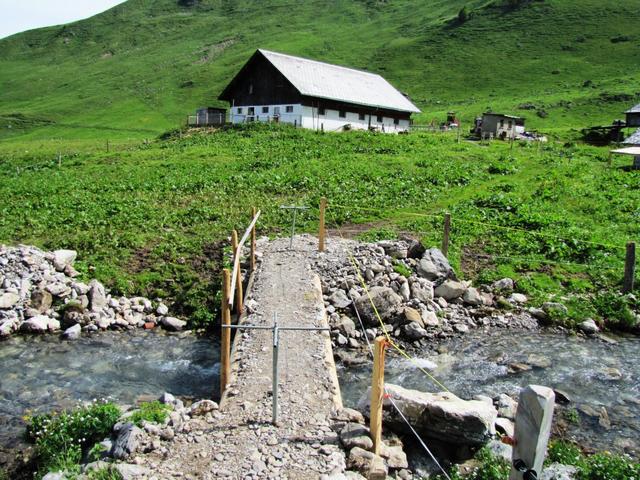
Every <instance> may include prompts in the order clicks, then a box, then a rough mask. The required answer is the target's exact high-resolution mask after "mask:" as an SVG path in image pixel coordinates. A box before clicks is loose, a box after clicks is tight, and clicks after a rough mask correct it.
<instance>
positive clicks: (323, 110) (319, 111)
mask: <svg viewBox="0 0 640 480" xmlns="http://www.w3.org/2000/svg"><path fill="white" fill-rule="evenodd" d="M318 115H326V112H325V108H324V107H319V108H318Z"/></svg>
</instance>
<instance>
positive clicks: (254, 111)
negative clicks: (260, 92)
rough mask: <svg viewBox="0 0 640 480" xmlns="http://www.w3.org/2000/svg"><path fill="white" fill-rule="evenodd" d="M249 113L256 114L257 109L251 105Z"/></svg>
mask: <svg viewBox="0 0 640 480" xmlns="http://www.w3.org/2000/svg"><path fill="white" fill-rule="evenodd" d="M248 114H249V115H255V114H256V109H255V108H254V107H249V112H248Z"/></svg>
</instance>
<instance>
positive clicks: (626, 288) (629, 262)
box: [622, 242, 636, 293]
mask: <svg viewBox="0 0 640 480" xmlns="http://www.w3.org/2000/svg"><path fill="white" fill-rule="evenodd" d="M635 276H636V242H629V243H627V256H626V257H625V261H624V281H623V283H622V293H631V292H633V282H634V280H635Z"/></svg>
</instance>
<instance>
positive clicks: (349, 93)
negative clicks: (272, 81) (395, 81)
mask: <svg viewBox="0 0 640 480" xmlns="http://www.w3.org/2000/svg"><path fill="white" fill-rule="evenodd" d="M259 51H260V53H262V54H263V55H264V56H265V57H266V58H267V60H269V62H271V63H272V64H273V66H274V67H276V68H277V69H278V70H279V71H280V73H282V74H283V75H284V76H285V77H286V78H287V79H288V80H289V81H290V82H291V83H292V84H293V86H294V87H295V88H296V89H297V90H298V91H299V92H300V93H301V94H302V95H306V96H309V97H316V98H326V99H330V100H337V101H340V102H345V103H353V104H356V105H366V106H369V107H378V108H386V109H389V110H397V111H400V112H416V113H417V112H420V109H418V107H416V106H415V105H414V104H413V103H411V101H410V100H409V99H408V98H407V97H405V96H404V95H403V94H402V93H400V92H399V91H398V90H396V89H395V88H394V87H393V86H392V85H391V84H390V83H389V82H387V81H386V80H385V79H384V78H382V77H381V76H380V75H377V74H375V73H369V72H364V71H362V70H355V69H353V68H347V67H341V66H338V65H332V64H330V63H324V62H318V61H315V60H308V59H306V58H300V57H294V56H291V55H285V54H283V53H277V52H271V51H269V50H262V49H260V50H259Z"/></svg>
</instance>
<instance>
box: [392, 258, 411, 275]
mask: <svg viewBox="0 0 640 480" xmlns="http://www.w3.org/2000/svg"><path fill="white" fill-rule="evenodd" d="M393 271H394V272H396V273H398V274H400V275H402V276H403V277H405V278H409V277H410V276H411V275H413V270H411V269H410V268H409V267H407V266H406V265H405V264H404V263H401V262H398V263H396V264H395V265H394V266H393Z"/></svg>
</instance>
